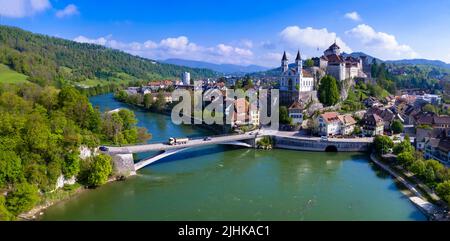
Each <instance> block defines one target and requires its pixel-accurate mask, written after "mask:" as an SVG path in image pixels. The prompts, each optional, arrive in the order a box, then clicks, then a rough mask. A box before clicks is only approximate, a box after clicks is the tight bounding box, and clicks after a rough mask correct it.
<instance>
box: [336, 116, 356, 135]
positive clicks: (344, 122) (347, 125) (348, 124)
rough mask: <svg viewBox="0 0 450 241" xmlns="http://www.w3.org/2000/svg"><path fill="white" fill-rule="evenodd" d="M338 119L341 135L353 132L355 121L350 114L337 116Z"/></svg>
mask: <svg viewBox="0 0 450 241" xmlns="http://www.w3.org/2000/svg"><path fill="white" fill-rule="evenodd" d="M338 118H339V121H340V127H339V129H340V134H341V135H350V134H352V133H353V130H354V129H355V125H356V121H355V119H353V117H352V115H350V114H345V115H339V116H338Z"/></svg>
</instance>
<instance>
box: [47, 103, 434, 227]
mask: <svg viewBox="0 0 450 241" xmlns="http://www.w3.org/2000/svg"><path fill="white" fill-rule="evenodd" d="M90 101H91V103H92V104H93V105H94V106H98V107H99V108H100V109H101V110H102V111H105V110H113V109H116V108H128V109H131V110H133V111H134V113H135V115H136V117H137V119H138V120H139V123H138V126H143V127H146V128H147V129H148V130H149V132H150V133H151V134H152V136H153V137H152V139H151V140H149V142H150V143H151V142H158V141H166V140H167V138H168V137H169V136H189V137H196V136H205V135H208V134H212V133H210V132H209V131H206V130H204V129H201V128H199V127H195V126H194V127H193V126H183V125H180V126H179V125H174V124H172V122H171V120H170V116H166V115H161V114H155V113H151V112H147V111H143V110H141V109H140V108H135V107H132V106H130V105H127V104H123V103H121V102H118V101H116V100H115V99H114V98H113V95H112V94H105V95H99V96H95V97H91V98H90ZM147 155H150V154H147ZM145 157H146V155H139V156H138V158H145ZM400 188H401V187H400V185H398V184H396V183H395V182H394V180H393V179H392V178H391V177H390V176H389V175H388V174H386V173H385V172H384V171H383V170H381V169H379V168H377V167H376V166H374V165H373V164H371V163H370V161H369V156H368V155H367V154H365V153H328V152H303V151H293V150H281V149H274V150H255V149H247V148H239V147H228V146H215V145H214V146H208V147H203V148H195V149H192V150H188V151H186V152H181V153H178V154H175V155H173V156H170V157H167V158H165V159H162V160H160V161H158V162H156V163H153V164H151V165H149V166H147V167H145V168H143V169H141V170H139V171H138V174H137V175H136V176H133V177H130V178H128V179H127V180H125V181H122V182H113V183H109V184H106V185H104V186H101V187H99V188H97V189H94V190H87V191H85V192H82V193H81V194H79V195H77V196H75V197H74V198H72V199H70V200H68V201H63V202H60V203H58V204H56V205H54V206H52V207H50V208H49V209H47V210H46V211H45V213H44V215H43V216H42V220H426V217H425V215H423V214H422V213H421V212H420V211H419V209H417V208H416V207H415V206H414V205H413V204H412V203H411V202H410V201H409V199H408V198H407V197H406V196H405V195H403V193H402V192H400Z"/></svg>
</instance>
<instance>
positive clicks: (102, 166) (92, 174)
mask: <svg viewBox="0 0 450 241" xmlns="http://www.w3.org/2000/svg"><path fill="white" fill-rule="evenodd" d="M111 161H112V159H111V157H110V156H108V155H104V154H100V155H98V156H95V157H94V159H93V161H92V163H91V165H90V170H89V174H88V176H87V185H88V186H91V187H97V186H100V185H102V184H104V183H106V182H107V181H108V177H109V176H110V175H111V173H112V163H111Z"/></svg>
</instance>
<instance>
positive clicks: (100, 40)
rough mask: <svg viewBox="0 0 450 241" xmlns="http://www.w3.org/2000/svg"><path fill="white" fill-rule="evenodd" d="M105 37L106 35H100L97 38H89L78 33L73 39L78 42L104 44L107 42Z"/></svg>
mask: <svg viewBox="0 0 450 241" xmlns="http://www.w3.org/2000/svg"><path fill="white" fill-rule="evenodd" d="M107 38H108V37H100V38H98V39H90V38H87V37H85V36H82V35H80V36H78V37H76V38H75V39H74V40H73V41H75V42H79V43H88V44H99V45H106V43H107V42H108V40H107Z"/></svg>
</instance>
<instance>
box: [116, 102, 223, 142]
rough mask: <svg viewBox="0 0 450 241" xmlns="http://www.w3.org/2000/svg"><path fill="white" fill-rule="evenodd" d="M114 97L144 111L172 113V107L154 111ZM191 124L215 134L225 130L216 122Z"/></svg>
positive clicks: (168, 114) (166, 114) (192, 121)
mask: <svg viewBox="0 0 450 241" xmlns="http://www.w3.org/2000/svg"><path fill="white" fill-rule="evenodd" d="M114 99H115V100H116V101H118V102H120V103H123V104H125V105H128V106H132V107H135V108H139V109H141V110H143V111H146V112H150V113H156V114H162V115H165V116H171V115H172V109H169V108H165V109H162V110H161V111H155V110H152V109H148V108H145V106H144V105H139V104H131V103H127V102H124V101H121V100H118V99H117V98H115V97H114ZM195 121H196V119H195V117H192V116H191V123H195ZM191 126H196V127H199V128H203V129H205V130H208V131H212V132H214V133H215V134H223V133H225V132H226V130H225V128H224V127H223V126H221V125H217V124H214V125H207V124H203V121H202V124H201V125H197V124H196V125H194V124H191Z"/></svg>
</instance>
